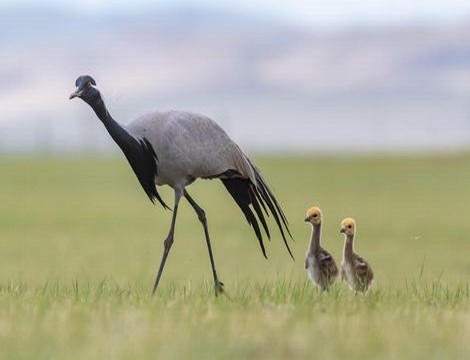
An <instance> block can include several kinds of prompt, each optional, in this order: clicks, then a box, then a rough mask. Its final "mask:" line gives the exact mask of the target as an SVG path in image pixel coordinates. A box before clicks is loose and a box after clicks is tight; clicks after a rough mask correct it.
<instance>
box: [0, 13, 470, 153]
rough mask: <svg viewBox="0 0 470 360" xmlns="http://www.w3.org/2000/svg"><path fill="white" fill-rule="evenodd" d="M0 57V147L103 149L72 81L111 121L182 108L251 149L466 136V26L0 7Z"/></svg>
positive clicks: (390, 146) (458, 142)
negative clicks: (318, 23)
mask: <svg viewBox="0 0 470 360" xmlns="http://www.w3.org/2000/svg"><path fill="white" fill-rule="evenodd" d="M0 54H1V56H0V110H1V113H0V131H2V132H8V133H13V134H16V136H15V137H14V138H15V139H16V140H15V141H14V142H12V141H10V142H9V141H6V142H4V143H2V144H0V150H2V149H3V150H4V151H18V150H23V149H27V151H29V150H36V149H42V150H44V149H46V150H47V149H49V150H51V151H55V150H61V149H69V150H71V151H76V150H87V149H90V146H93V145H91V144H95V143H96V142H97V143H100V142H101V144H104V145H103V147H99V149H101V150H103V149H108V147H109V145H110V143H109V142H107V141H103V140H102V138H104V135H103V134H102V129H101V128H100V127H99V124H93V125H90V121H91V120H90V119H87V118H89V117H91V116H90V113H89V112H88V111H87V110H88V109H84V107H85V106H84V105H83V104H80V105H82V106H78V105H77V104H75V103H74V104H71V103H69V102H68V101H65V99H66V97H67V95H68V92H70V91H71V90H72V89H73V83H74V81H75V78H76V77H77V76H78V75H80V74H83V73H90V74H92V75H93V76H94V77H95V78H96V80H97V81H98V86H99V87H100V88H101V89H102V91H103V93H104V94H105V95H106V97H107V99H108V103H109V106H110V108H112V109H113V110H114V111H116V113H118V115H119V116H117V117H119V118H121V117H122V118H123V119H127V118H129V117H131V116H133V115H135V114H136V113H139V109H141V111H142V110H145V109H150V108H155V107H158V108H168V107H180V108H186V109H188V108H189V109H194V110H195V111H200V112H205V113H207V114H209V115H211V116H213V117H216V118H217V119H218V120H219V121H220V122H222V123H223V124H224V126H226V127H227V128H228V130H229V132H231V133H232V135H233V136H235V137H236V138H237V139H238V140H239V141H240V142H241V143H243V144H245V145H247V146H250V147H252V148H256V149H259V150H272V149H276V150H279V151H282V150H283V149H288V150H289V149H290V150H299V149H300V150H307V151H312V150H315V151H317V150H323V151H326V152H328V151H344V150H347V151H349V150H355V151H369V150H371V149H379V150H380V149H382V150H409V149H411V150H416V149H417V150H420V149H424V150H426V149H437V150H439V149H454V148H462V147H467V143H469V140H470V133H469V132H468V130H469V126H468V125H467V124H468V123H470V101H469V100H470V19H469V22H467V23H459V24H448V25H442V24H439V25H435V26H432V25H426V26H425V25H421V26H418V25H417V26H407V27H401V28H400V27H395V28H385V27H383V28H351V29H344V30H341V31H329V32H328V31H324V30H314V28H308V29H307V28H302V27H298V28H296V27H293V26H292V25H287V24H284V23H280V22H278V21H274V20H272V19H268V18H257V17H254V16H249V15H245V14H239V13H230V12H222V11H216V10H211V9H201V8H190V9H188V8H180V9H172V10H167V11H163V12H162V11H160V12H157V11H155V12H154V11H147V12H145V13H140V14H136V13H133V14H123V13H115V14H110V15H107V16H86V15H83V14H81V15H78V14H72V13H69V12H65V11H61V10H57V9H55V10H54V9H40V8H33V9H9V10H6V9H3V10H1V11H0ZM83 118H85V119H83ZM64 119H67V120H64ZM38 122H39V124H47V125H45V126H44V127H45V128H47V129H48V130H47V131H49V132H50V134H48V133H47V131H46V130H44V129H42V127H41V126H40V125H38ZM83 124H87V125H83ZM348 125H350V126H351V129H349V130H348V128H347V126H348ZM38 128H39V129H38ZM259 132H263V137H262V139H260V138H259ZM38 134H39V135H38ZM46 134H47V135H46ZM84 134H86V135H84ZM90 134H94V135H90ZM310 134H311V135H310ZM71 138H73V139H74V140H72V141H71V140H70V139H71ZM90 138H92V139H93V140H92V141H90ZM32 139H33V140H32ZM44 139H45V140H44ZM99 149H98V150H99ZM94 150H97V149H96V148H94Z"/></svg>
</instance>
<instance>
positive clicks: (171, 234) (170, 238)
mask: <svg viewBox="0 0 470 360" xmlns="http://www.w3.org/2000/svg"><path fill="white" fill-rule="evenodd" d="M180 199H181V191H180V190H177V189H175V207H174V208H173V217H172V219H171V226H170V231H169V232H168V236H167V237H166V239H165V241H164V242H163V245H164V250H163V256H162V261H161V262H160V268H159V269H158V274H157V278H156V279H155V284H154V285H153V290H152V295H153V294H155V291H156V290H157V286H158V283H159V282H160V277H161V276H162V273H163V268H164V267H165V262H166V258H167V257H168V253H169V252H170V249H171V245H173V239H174V234H175V223H176V214H177V212H178V204H179V201H180Z"/></svg>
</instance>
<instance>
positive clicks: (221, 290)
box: [214, 280, 225, 297]
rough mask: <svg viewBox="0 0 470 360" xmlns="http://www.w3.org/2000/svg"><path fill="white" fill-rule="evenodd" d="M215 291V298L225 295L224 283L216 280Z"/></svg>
mask: <svg viewBox="0 0 470 360" xmlns="http://www.w3.org/2000/svg"><path fill="white" fill-rule="evenodd" d="M214 290H215V296H216V297H217V296H219V295H221V294H224V293H225V290H224V283H223V282H222V281H219V280H215V284H214Z"/></svg>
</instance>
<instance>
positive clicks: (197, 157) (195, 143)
mask: <svg viewBox="0 0 470 360" xmlns="http://www.w3.org/2000/svg"><path fill="white" fill-rule="evenodd" d="M126 128H127V129H128V130H129V133H130V134H131V135H133V136H134V137H136V138H138V139H143V138H145V139H147V140H148V141H149V143H150V144H151V145H152V147H153V149H154V150H155V153H156V154H157V158H158V171H157V175H156V184H157V185H169V186H171V187H173V188H184V187H185V186H186V185H188V184H190V183H191V182H192V181H194V180H195V179H197V178H203V179H204V178H213V177H219V176H221V175H222V174H224V173H225V172H227V171H229V170H235V171H237V172H238V173H240V174H241V175H242V176H244V177H246V178H249V179H250V180H251V181H253V182H254V183H256V179H255V176H254V172H253V169H252V167H251V164H250V163H249V161H248V159H247V157H246V156H245V155H244V154H243V152H242V151H241V150H240V148H239V147H238V145H237V144H236V143H235V142H233V141H232V140H231V139H230V137H229V136H228V135H227V133H226V132H225V131H224V130H223V129H222V128H221V127H220V126H219V125H218V124H217V123H216V122H215V121H213V120H212V119H210V118H208V117H206V116H203V115H199V114H194V113H190V112H184V111H167V112H152V113H149V114H145V115H142V116H140V117H138V118H137V119H136V120H134V121H132V122H131V123H130V124H129V125H127V126H126Z"/></svg>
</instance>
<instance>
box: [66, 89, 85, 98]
mask: <svg viewBox="0 0 470 360" xmlns="http://www.w3.org/2000/svg"><path fill="white" fill-rule="evenodd" d="M82 92H83V90H82V89H79V88H77V90H75V91H74V92H73V93H71V94H70V96H69V100H72V99H73V98H76V97H80V95H82Z"/></svg>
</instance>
